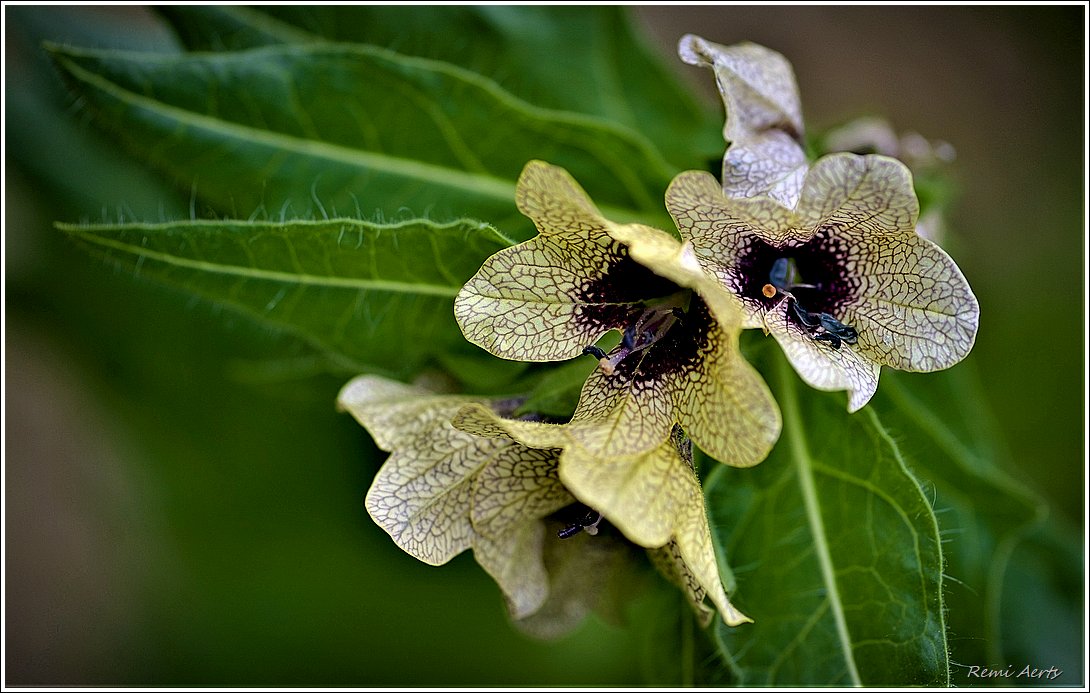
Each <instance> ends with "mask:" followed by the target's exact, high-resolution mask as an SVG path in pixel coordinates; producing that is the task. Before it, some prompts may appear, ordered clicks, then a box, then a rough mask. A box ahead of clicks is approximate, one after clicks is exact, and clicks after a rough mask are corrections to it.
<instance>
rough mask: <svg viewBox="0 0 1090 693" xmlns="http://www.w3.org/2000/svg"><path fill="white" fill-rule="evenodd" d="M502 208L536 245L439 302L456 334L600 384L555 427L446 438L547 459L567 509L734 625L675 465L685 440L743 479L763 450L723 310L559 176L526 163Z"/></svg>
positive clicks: (486, 427) (763, 425)
mask: <svg viewBox="0 0 1090 693" xmlns="http://www.w3.org/2000/svg"><path fill="white" fill-rule="evenodd" d="M516 199H517V202H518V206H519V209H520V211H522V212H523V213H524V214H526V215H527V216H528V217H530V218H531V219H532V220H533V221H534V223H535V225H536V226H537V229H538V231H539V235H538V236H537V237H535V238H533V239H531V240H529V241H527V242H525V243H522V244H519V245H517V246H514V247H512V248H508V249H505V250H502V251H500V252H499V253H497V254H496V255H493V256H492V257H491V258H489V259H488V260H487V261H486V262H485V264H484V266H483V267H482V268H481V270H480V271H479V272H478V273H477V274H476V275H475V276H474V277H473V278H472V279H470V281H469V282H467V283H466V285H465V286H464V287H463V289H462V291H461V292H460V293H459V295H458V297H457V299H456V300H455V316H456V318H457V319H458V322H459V325H460V326H461V327H462V331H463V333H464V334H465V336H466V338H467V339H468V340H469V341H471V342H473V343H475V344H477V345H478V346H481V347H483V348H485V349H487V350H488V351H490V352H491V353H493V354H495V355H497V356H500V357H503V358H509V359H519V360H527V361H555V360H562V359H570V358H575V357H578V356H580V355H582V354H585V353H591V354H594V355H595V356H597V357H598V358H599V364H600V368H599V369H597V370H595V371H594V372H593V373H592V374H591V375H590V377H589V378H588V379H587V382H586V383H585V384H584V386H583V389H582V392H581V393H580V398H579V403H578V405H577V406H576V410H575V413H574V414H573V415H572V417H571V420H570V421H569V422H567V423H565V424H547V423H541V422H532V421H515V420H511V419H505V418H503V417H502V416H500V415H497V414H496V413H495V412H494V411H491V410H489V409H488V408H487V407H482V406H468V407H467V408H466V409H464V410H463V411H462V412H461V413H460V414H459V415H458V416H457V417H456V418H455V425H456V426H457V427H459V428H461V429H462V430H465V431H468V432H470V433H473V434H475V435H478V436H483V437H485V436H497V437H500V438H507V439H511V440H515V441H518V442H519V443H521V444H523V445H527V446H530V447H535V448H557V449H561V450H562V453H561V455H560V461H559V474H560V480H561V482H562V483H563V484H564V486H565V487H567V488H568V489H569V490H570V491H571V493H572V494H573V495H575V496H576V497H577V498H579V499H580V500H581V501H582V502H583V503H585V504H586V505H588V506H589V507H591V508H593V509H594V510H595V511H596V512H598V513H601V514H602V515H603V516H604V517H607V518H609V520H610V522H612V523H613V524H615V525H616V526H617V527H618V528H619V529H620V530H621V532H623V533H624V535H625V536H626V537H627V538H628V539H630V540H631V541H633V542H635V543H637V544H639V545H641V546H644V547H647V548H662V547H667V548H666V549H665V551H664V552H662V555H664V556H672V557H674V559H676V560H675V562H676V561H677V560H680V561H681V562H682V563H683V564H684V565H686V566H687V571H688V572H687V574H686V576H685V577H683V578H682V580H681V582H684V583H685V584H686V585H687V586H688V587H689V588H690V589H689V592H690V595H701V596H702V595H703V594H704V593H707V594H708V595H710V597H711V599H712V601H713V602H715V603H716V605H717V606H718V607H719V610H720V614H721V615H722V616H723V618H724V620H726V621H727V622H728V623H731V624H737V623H741V622H743V621H745V620H748V619H746V618H745V617H744V616H742V615H741V614H740V613H738V612H737V611H736V610H735V609H734V608H733V607H732V606H731V605H730V603H729V601H727V598H726V595H725V593H724V592H723V589H722V585H721V582H720V580H719V574H718V569H717V567H716V563H715V555H714V551H713V548H712V543H711V537H710V531H709V528H708V523H707V515H706V512H705V509H704V500H703V494H702V491H701V487H700V483H699V480H698V479H697V478H696V475H695V472H694V471H693V467H692V463H691V459H688V460H687V458H686V455H685V454H684V451H685V449H686V446H688V445H689V444H690V439H691V442H692V443H695V444H696V445H698V446H700V448H701V449H702V450H704V451H705V452H707V453H708V454H709V455H710V456H711V457H713V458H715V459H718V460H720V461H721V462H724V463H726V464H730V465H734V466H748V465H752V464H756V463H758V462H760V461H761V460H763V459H764V458H765V456H766V455H767V454H768V451H769V449H770V448H771V446H772V444H773V443H774V442H775V440H776V438H777V437H778V435H779V430H780V423H781V422H780V415H779V410H778V408H777V407H776V404H775V402H774V401H773V399H772V397H771V395H770V393H769V392H768V388H767V387H766V386H765V384H764V381H763V380H761V378H760V376H759V375H758V374H757V373H756V371H755V370H754V369H753V368H752V367H751V366H750V365H749V364H748V363H746V361H745V360H744V359H743V358H742V357H741V355H740V353H739V351H738V335H739V333H740V331H741V322H740V321H741V313H740V312H739V311H738V309H737V307H736V306H735V305H734V303H733V298H732V297H731V296H730V295H729V293H728V292H726V291H725V290H724V289H723V288H722V287H721V286H719V284H718V283H717V282H716V281H715V280H714V278H713V277H711V276H710V275H707V274H706V273H705V272H704V271H703V270H702V269H701V268H700V266H699V264H698V263H697V261H696V258H695V256H694V255H693V252H692V248H691V246H690V245H689V244H683V243H680V242H678V240H677V239H675V238H673V237H672V236H670V235H668V234H666V233H665V232H663V231H659V230H657V229H653V228H650V227H647V226H642V225H639V224H625V225H622V224H616V223H614V222H611V221H609V220H607V219H605V218H604V217H603V216H602V215H601V213H600V212H599V211H598V210H597V208H595V206H594V204H593V203H592V202H591V201H590V199H589V198H588V197H587V195H586V193H585V192H583V190H582V189H581V188H580V187H579V185H578V184H577V183H576V182H575V181H574V180H573V179H572V178H571V176H570V175H568V173H567V172H566V171H564V170H563V169H560V168H557V167H554V166H550V165H548V164H545V163H543V162H536V161H535V162H530V163H529V164H527V166H526V168H525V169H524V170H523V173H522V175H521V176H520V178H519V183H518V186H517V188H516ZM610 330H618V331H619V332H621V334H622V335H623V338H622V340H621V343H620V344H619V345H618V346H617V347H616V348H615V349H613V350H612V351H611V352H609V353H608V354H607V353H605V352H604V351H602V350H601V349H600V348H598V347H597V346H595V342H597V341H598V340H599V339H600V338H601V337H602V336H603V335H604V334H605V333H607V332H609V331H610ZM669 547H674V548H669ZM694 601H699V599H695V598H694Z"/></svg>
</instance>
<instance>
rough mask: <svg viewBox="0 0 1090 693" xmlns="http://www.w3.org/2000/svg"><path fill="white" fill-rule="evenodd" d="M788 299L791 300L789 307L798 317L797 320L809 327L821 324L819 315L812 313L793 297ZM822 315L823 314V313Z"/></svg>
mask: <svg viewBox="0 0 1090 693" xmlns="http://www.w3.org/2000/svg"><path fill="white" fill-rule="evenodd" d="M789 300H790V301H791V309H792V310H794V311H795V316H796V317H798V319H799V322H801V323H802V324H803V325H806V326H807V327H809V328H811V329H812V328H815V327H819V326H820V325H821V316H820V315H814V314H813V313H811V312H810V311H808V310H806V309H805V308H803V307H802V304H800V303H799V302H798V301H797V300H795V299H794V298H793V297H792V298H791V299H789ZM822 315H824V313H823V314H822Z"/></svg>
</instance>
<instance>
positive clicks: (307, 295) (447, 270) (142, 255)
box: [58, 219, 509, 375]
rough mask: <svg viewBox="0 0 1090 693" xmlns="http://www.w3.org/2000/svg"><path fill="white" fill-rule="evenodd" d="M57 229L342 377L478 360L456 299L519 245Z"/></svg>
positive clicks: (423, 228)
mask: <svg viewBox="0 0 1090 693" xmlns="http://www.w3.org/2000/svg"><path fill="white" fill-rule="evenodd" d="M58 228H60V229H61V230H62V231H64V232H65V233H67V234H69V235H70V236H71V237H72V238H73V239H74V240H76V241H78V242H79V243H80V244H81V245H83V246H84V247H86V248H87V249H88V250H90V251H91V252H92V253H94V254H97V255H101V256H103V257H104V258H106V259H107V260H110V261H112V262H115V263H117V264H118V265H119V266H122V267H125V268H128V269H131V271H133V273H134V274H136V275H138V276H140V277H145V278H150V279H153V280H156V281H161V282H166V283H169V284H174V285H178V286H182V287H184V288H185V289H186V290H187V291H189V292H191V293H195V294H198V295H201V296H204V297H205V298H207V299H209V300H211V301H214V302H215V303H217V304H223V305H227V306H230V307H233V308H235V309H237V310H240V311H242V312H243V313H245V314H247V315H249V316H250V317H251V318H253V319H255V320H257V321H258V322H259V323H261V324H264V325H268V326H271V327H274V328H276V329H279V330H283V331H286V332H288V333H290V334H293V335H295V336H298V337H300V338H302V339H304V340H305V341H307V342H308V343H310V344H311V345H312V346H313V347H315V348H316V349H318V350H319V351H320V352H322V353H323V354H325V355H326V356H327V357H329V358H330V360H331V361H332V362H333V364H334V365H336V366H339V367H340V368H341V369H344V370H346V371H347V370H353V371H358V370H361V369H367V370H372V371H375V370H377V371H380V372H385V373H390V374H400V375H405V374H409V373H412V372H414V371H416V370H418V369H419V368H420V367H421V366H422V365H424V364H426V363H427V362H428V360H429V359H431V358H434V357H436V356H437V355H439V354H444V353H447V352H450V351H462V352H469V350H470V349H471V347H469V346H468V345H466V344H465V340H464V339H463V338H462V335H461V332H460V331H459V329H458V326H457V324H456V323H455V321H454V308H453V306H454V296H455V295H456V294H457V293H458V290H459V289H460V288H461V286H462V284H463V283H464V282H465V280H466V279H467V278H468V277H469V276H471V275H472V274H473V272H475V271H476V270H477V268H478V267H479V266H480V263H481V262H482V261H483V260H484V258H485V257H488V256H489V255H491V254H492V253H494V252H496V251H497V250H499V249H500V248H503V247H505V246H506V245H508V244H509V240H508V239H506V238H505V237H503V236H502V235H501V234H499V233H498V232H497V231H496V230H495V229H493V228H491V227H490V226H488V225H487V224H481V223H479V222H475V221H468V220H461V221H456V222H452V223H449V224H437V223H435V222H431V221H426V220H413V221H407V222H403V223H400V224H393V225H380V224H371V223H367V222H362V221H357V220H350V219H338V220H330V221H294V222H287V223H283V224H272V223H266V222H241V221H182V222H174V223H164V224H126V225H114V226H110V225H106V226H102V225H99V226H75V225H66V224H58ZM474 351H475V350H474Z"/></svg>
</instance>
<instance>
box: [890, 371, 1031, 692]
mask: <svg viewBox="0 0 1090 693" xmlns="http://www.w3.org/2000/svg"><path fill="white" fill-rule="evenodd" d="M873 406H874V408H875V409H876V411H877V412H879V414H880V415H881V417H882V420H883V421H885V422H886V423H887V424H888V425H889V426H890V430H891V431H892V432H893V434H894V435H895V437H896V438H897V439H898V440H899V441H901V443H900V445H901V447H902V449H903V450H904V451H905V454H906V456H907V457H908V459H909V460H910V463H911V466H912V468H913V471H914V472H915V473H916V474H917V476H918V477H919V478H920V479H921V481H922V482H923V484H924V487H925V489H926V490H927V493H928V495H933V496H934V507H935V513H936V516H937V518H938V522H939V526H940V528H941V530H942V533H943V553H944V555H945V558H946V568H945V571H944V572H945V573H946V575H947V576H949V580H948V581H947V583H946V586H945V590H946V599H947V603H948V604H949V605H950V609H949V613H948V616H947V618H948V626H949V628H950V634H951V635H950V650H951V659H952V660H953V661H956V662H959V663H962V664H966V665H971V664H976V665H980V666H990V667H999V668H1001V667H1002V666H1004V665H1005V664H1006V662H1005V661H1004V656H1003V649H1004V648H1003V642H1002V638H1001V631H1000V625H1001V620H1002V618H1003V616H1002V614H1001V610H1002V609H1003V608H1004V606H1003V604H1004V602H1005V601H1006V597H1005V595H1004V592H1003V591H1004V585H1005V583H1006V582H1007V577H1006V574H1007V570H1008V566H1009V565H1010V557H1011V555H1012V552H1013V551H1014V550H1015V548H1016V547H1017V546H1018V544H1019V542H1020V541H1021V540H1022V538H1023V537H1024V536H1025V535H1026V533H1027V532H1028V531H1029V530H1030V529H1032V527H1033V526H1034V525H1035V524H1036V523H1038V522H1040V521H1041V519H1042V518H1043V516H1044V507H1043V506H1042V504H1041V501H1040V500H1039V499H1038V498H1036V497H1035V496H1034V495H1033V494H1032V493H1030V492H1029V491H1028V490H1026V489H1025V488H1023V487H1022V486H1020V485H1019V484H1018V483H1017V482H1015V481H1014V480H1013V479H1012V478H1010V477H1009V476H1007V475H1006V474H1005V473H1004V472H1002V471H1001V469H1000V467H999V466H997V464H996V460H998V459H1001V458H1002V456H1003V454H1002V451H1001V450H1000V449H999V448H998V446H997V441H999V440H1001V437H1000V436H999V435H998V434H997V432H996V431H995V430H994V427H993V426H992V425H991V422H990V420H989V419H988V418H987V416H986V415H985V399H984V397H983V395H982V394H981V391H980V387H979V382H978V379H977V378H976V376H975V371H974V370H973V365H972V363H971V362H967V363H964V364H962V365H959V366H957V367H956V368H953V369H950V370H948V371H943V372H941V373H929V374H910V373H899V372H886V373H883V375H882V383H881V386H880V387H879V389H878V394H877V396H876V397H875V400H874V405H873ZM954 673H955V675H957V674H959V673H960V674H964V673H965V672H964V670H961V669H959V670H956V671H955V672H954ZM960 682H961V683H969V682H970V680H968V679H966V680H963V681H960Z"/></svg>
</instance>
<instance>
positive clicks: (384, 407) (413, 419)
mask: <svg viewBox="0 0 1090 693" xmlns="http://www.w3.org/2000/svg"><path fill="white" fill-rule="evenodd" d="M472 401H474V399H473V398H472V397H457V396H451V395H440V394H436V393H434V392H430V391H428V390H425V389H423V388H419V387H415V386H413V385H406V384H405V383H399V382H397V381H396V380H389V379H388V378H382V377H379V376H374V375H361V376H358V377H356V378H353V379H352V380H351V381H349V382H348V384H346V385H345V386H344V387H342V388H341V391H340V394H338V395H337V407H338V409H340V410H341V411H347V412H348V413H350V414H352V416H354V417H355V418H356V420H357V421H359V422H360V424H362V425H363V427H364V428H366V429H367V432H368V433H370V434H371V437H373V438H374V439H375V445H377V446H379V447H380V448H381V449H383V450H385V451H387V452H389V451H390V450H393V449H394V447H395V446H396V445H398V444H399V443H401V442H403V441H404V440H405V439H406V438H409V437H412V436H415V435H419V434H420V433H422V432H424V431H427V430H429V429H431V428H432V427H433V426H434V425H435V423H436V422H437V421H439V420H441V419H443V417H446V418H447V420H449V419H450V414H449V413H448V409H449V407H444V406H443V405H450V404H452V403H456V402H461V403H462V404H465V403H468V402H472ZM455 410H457V406H455Z"/></svg>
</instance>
